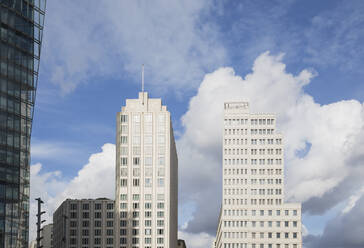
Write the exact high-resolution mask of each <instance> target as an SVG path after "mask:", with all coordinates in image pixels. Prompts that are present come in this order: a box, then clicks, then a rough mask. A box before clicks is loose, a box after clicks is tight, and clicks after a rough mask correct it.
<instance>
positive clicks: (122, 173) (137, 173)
mask: <svg viewBox="0 0 364 248" xmlns="http://www.w3.org/2000/svg"><path fill="white" fill-rule="evenodd" d="M132 172H133V174H132V175H133V176H134V177H139V176H140V175H141V173H140V168H133V170H132ZM144 175H145V176H146V177H152V176H153V168H144ZM120 176H121V177H127V176H128V168H121V169H120ZM157 176H158V177H164V176H165V168H164V167H160V168H158V169H157Z"/></svg>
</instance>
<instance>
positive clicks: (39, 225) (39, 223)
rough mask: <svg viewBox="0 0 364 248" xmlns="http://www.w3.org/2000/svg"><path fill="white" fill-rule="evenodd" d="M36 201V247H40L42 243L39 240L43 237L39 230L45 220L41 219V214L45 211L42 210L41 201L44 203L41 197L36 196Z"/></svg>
mask: <svg viewBox="0 0 364 248" xmlns="http://www.w3.org/2000/svg"><path fill="white" fill-rule="evenodd" d="M35 200H36V201H38V214H37V248H42V247H43V245H40V241H41V239H43V237H41V236H40V232H41V231H42V230H43V229H42V228H41V225H42V223H43V222H45V220H42V218H41V217H42V214H45V211H42V203H44V202H43V201H42V199H40V197H39V198H37V199H35Z"/></svg>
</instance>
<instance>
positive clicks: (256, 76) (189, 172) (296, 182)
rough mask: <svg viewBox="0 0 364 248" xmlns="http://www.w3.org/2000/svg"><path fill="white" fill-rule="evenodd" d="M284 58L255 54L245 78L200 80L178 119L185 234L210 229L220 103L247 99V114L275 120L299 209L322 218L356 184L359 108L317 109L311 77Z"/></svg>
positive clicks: (362, 117)
mask: <svg viewBox="0 0 364 248" xmlns="http://www.w3.org/2000/svg"><path fill="white" fill-rule="evenodd" d="M282 59H283V56H282V55H281V54H280V55H277V56H273V55H270V54H269V53H264V54H261V55H260V56H259V57H258V58H257V59H256V60H255V62H254V65H253V67H252V71H251V72H250V73H249V74H248V75H246V76H245V77H244V78H242V77H240V76H238V75H236V74H235V72H234V70H233V69H232V68H220V69H218V70H216V71H215V72H213V73H210V74H207V75H206V76H205V78H204V80H203V82H202V83H201V85H200V87H199V89H198V92H197V94H196V96H194V97H193V98H192V99H191V100H190V103H189V108H188V111H187V112H186V114H185V115H184V116H183V117H182V122H183V126H184V128H185V133H184V134H183V135H182V136H181V138H180V140H178V143H177V145H178V151H179V160H180V177H181V181H182V182H184V184H183V186H181V199H182V202H183V201H185V202H189V201H194V202H196V210H195V213H194V214H193V215H194V218H193V219H192V220H191V221H190V222H189V224H188V226H187V229H186V230H187V231H190V232H203V231H206V232H209V233H210V234H213V233H214V232H215V231H216V225H217V217H218V210H219V205H220V201H221V150H222V145H221V144H222V116H223V115H222V114H223V102H224V101H242V100H247V101H249V102H250V107H251V111H252V112H270V113H276V114H277V118H278V120H277V129H278V130H279V131H281V132H283V134H284V137H285V160H286V198H287V200H289V201H300V202H304V203H305V204H304V211H311V212H314V213H323V212H325V211H327V210H328V209H330V208H331V207H333V206H335V205H336V204H338V203H339V202H342V201H345V200H346V199H348V197H350V196H351V195H352V194H353V193H354V191H356V190H357V188H356V189H355V187H356V186H357V185H360V184H362V181H361V180H360V176H358V175H362V174H363V172H364V167H363V164H364V160H363V153H364V152H363V151H364V149H362V147H363V145H362V141H361V140H363V138H364V130H363V125H364V111H363V110H364V108H363V104H362V103H360V102H358V101H355V100H350V101H340V102H336V103H332V104H328V105H320V104H318V103H316V102H315V101H314V99H313V98H312V97H311V96H310V95H309V94H307V93H306V92H305V90H304V87H305V86H306V85H307V84H309V83H310V82H311V81H312V79H313V78H314V77H315V76H317V73H316V72H314V71H312V70H307V69H305V70H302V71H301V72H300V73H298V74H297V75H293V74H291V73H289V72H287V71H286V66H285V64H284V63H283V62H282ZM308 144H309V145H308ZM302 150H305V152H304V153H300V151H302ZM302 154H303V155H302ZM182 187H183V188H182ZM196 188H198V189H199V190H198V191H196ZM359 188H360V187H359ZM333 192H334V193H335V194H333ZM206 199H208V200H206ZM308 203H310V204H308Z"/></svg>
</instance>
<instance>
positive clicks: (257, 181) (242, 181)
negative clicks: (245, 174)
mask: <svg viewBox="0 0 364 248" xmlns="http://www.w3.org/2000/svg"><path fill="white" fill-rule="evenodd" d="M274 182H275V184H282V182H283V180H282V178H276V179H273V178H268V179H265V178H260V179H250V184H253V185H254V184H260V185H265V184H274ZM224 185H248V179H242V178H240V179H239V178H228V179H224Z"/></svg>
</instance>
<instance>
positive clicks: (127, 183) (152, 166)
mask: <svg viewBox="0 0 364 248" xmlns="http://www.w3.org/2000/svg"><path fill="white" fill-rule="evenodd" d="M116 144H117V145H116V191H115V192H116V197H115V209H116V213H115V215H116V223H115V224H116V225H115V234H116V235H115V236H116V237H117V238H116V246H115V247H120V248H176V247H177V201H178V197H177V194H178V161H177V153H176V146H175V141H174V136H173V128H172V123H171V117H170V113H169V112H168V111H167V107H166V106H163V105H162V101H161V99H152V98H148V94H147V93H146V92H140V93H139V98H138V99H127V100H126V106H124V107H122V109H121V112H119V113H118V114H117V141H116Z"/></svg>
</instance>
